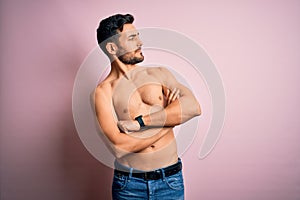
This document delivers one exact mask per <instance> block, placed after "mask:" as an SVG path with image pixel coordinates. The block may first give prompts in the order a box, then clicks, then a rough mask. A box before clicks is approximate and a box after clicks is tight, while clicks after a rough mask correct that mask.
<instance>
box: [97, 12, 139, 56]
mask: <svg viewBox="0 0 300 200" xmlns="http://www.w3.org/2000/svg"><path fill="white" fill-rule="evenodd" d="M133 21H134V17H133V16H132V15H131V14H125V15H122V14H116V15H112V16H110V17H107V18H105V19H103V20H101V22H100V24H99V27H98V28H97V41H98V44H99V46H100V48H101V49H102V51H104V52H105V53H106V54H108V52H107V51H106V47H105V46H106V43H107V42H108V41H107V42H104V41H105V40H107V39H108V38H110V37H112V36H113V35H116V34H118V32H117V31H118V30H119V31H120V32H122V31H123V26H124V24H132V23H133Z"/></svg>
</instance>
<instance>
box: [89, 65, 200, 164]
mask: <svg viewBox="0 0 300 200" xmlns="http://www.w3.org/2000/svg"><path fill="white" fill-rule="evenodd" d="M159 70H160V73H158V74H157V78H158V79H160V80H161V82H162V85H164V88H165V89H164V93H165V94H164V95H165V96H167V101H168V104H167V106H166V107H165V108H164V109H162V110H160V111H158V112H154V113H151V114H149V115H145V116H143V117H142V119H143V121H144V123H145V125H146V126H148V127H152V128H151V129H148V130H147V131H148V133H149V132H150V133H149V135H150V137H145V138H141V137H136V136H137V135H142V134H145V131H141V132H140V131H139V130H140V126H139V123H138V122H137V121H136V120H125V121H118V122H116V120H115V119H114V116H113V114H112V113H113V109H114V108H113V105H112V99H111V97H112V92H111V88H110V86H107V85H103V86H101V87H98V88H97V89H96V91H95V109H96V115H97V119H98V122H99V125H100V128H101V129H102V132H103V133H104V134H105V136H106V137H107V139H108V140H109V142H110V146H111V148H112V150H113V152H114V153H115V156H116V157H118V158H120V157H122V156H124V155H126V154H128V153H134V152H139V151H141V150H143V149H145V148H147V147H149V146H150V145H151V144H153V143H154V142H156V141H157V140H159V139H160V138H161V137H163V136H164V135H165V134H166V133H168V132H169V131H170V129H171V128H173V126H176V125H178V124H181V123H183V122H185V121H187V120H189V119H191V118H193V117H195V116H197V115H200V114H201V110H200V106H199V103H198V102H197V100H196V98H195V97H194V95H193V94H192V92H191V91H190V90H189V89H188V88H186V87H185V86H183V85H182V84H180V83H178V82H177V80H176V79H175V78H174V76H173V75H172V74H171V73H170V72H169V71H168V70H167V69H164V68H159ZM168 88H170V89H168ZM175 88H176V89H175ZM157 127H159V128H157ZM121 131H122V132H121ZM132 131H133V132H134V134H124V132H125V133H128V132H132ZM147 131H146V132H147Z"/></svg>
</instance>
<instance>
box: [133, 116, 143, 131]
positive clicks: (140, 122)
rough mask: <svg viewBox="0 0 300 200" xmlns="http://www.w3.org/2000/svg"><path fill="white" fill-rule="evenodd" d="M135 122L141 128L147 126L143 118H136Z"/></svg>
mask: <svg viewBox="0 0 300 200" xmlns="http://www.w3.org/2000/svg"><path fill="white" fill-rule="evenodd" d="M134 119H135V121H136V122H137V123H138V124H139V126H140V128H142V127H144V126H145V123H144V120H143V116H142V115H140V116H137V117H136V118H134Z"/></svg>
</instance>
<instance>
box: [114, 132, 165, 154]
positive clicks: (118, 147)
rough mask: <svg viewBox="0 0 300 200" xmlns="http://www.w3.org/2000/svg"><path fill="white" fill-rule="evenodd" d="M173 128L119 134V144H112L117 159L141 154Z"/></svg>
mask: <svg viewBox="0 0 300 200" xmlns="http://www.w3.org/2000/svg"><path fill="white" fill-rule="evenodd" d="M170 130H171V128H153V129H148V130H145V131H137V132H133V133H130V134H125V133H119V135H118V136H117V137H118V140H117V141H118V142H117V143H114V144H112V147H113V150H114V152H115V155H116V157H118V158H120V157H123V156H124V155H127V154H130V153H136V152H139V151H141V150H143V149H145V148H147V147H149V146H150V145H152V144H153V143H154V142H156V141H157V140H159V139H160V138H161V137H163V136H164V135H165V134H166V133H168V132H169V131H170Z"/></svg>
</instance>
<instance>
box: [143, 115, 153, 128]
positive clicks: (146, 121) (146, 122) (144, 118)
mask: <svg viewBox="0 0 300 200" xmlns="http://www.w3.org/2000/svg"><path fill="white" fill-rule="evenodd" d="M142 119H143V122H144V124H145V126H150V125H151V119H150V115H145V116H142Z"/></svg>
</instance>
